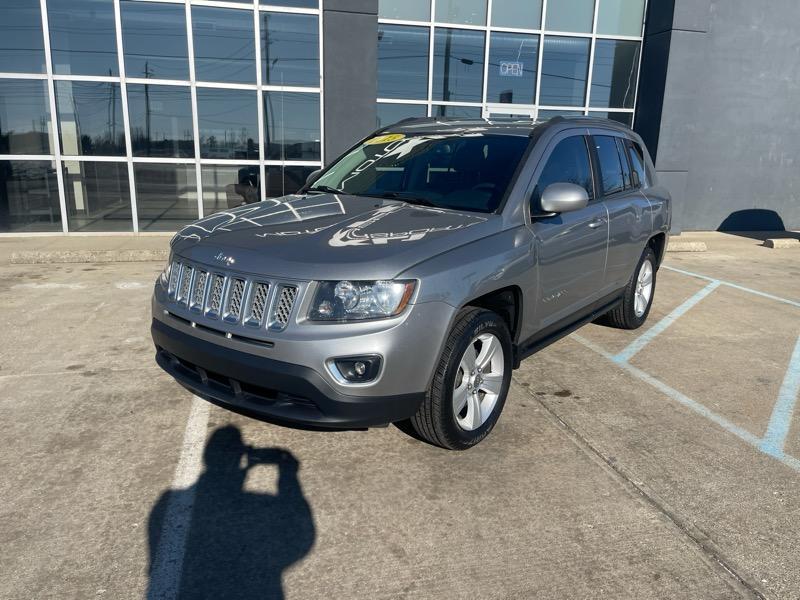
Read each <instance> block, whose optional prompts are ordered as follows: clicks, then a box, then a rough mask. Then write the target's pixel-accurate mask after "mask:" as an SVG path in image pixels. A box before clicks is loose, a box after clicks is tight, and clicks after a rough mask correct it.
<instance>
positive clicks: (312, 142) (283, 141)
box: [264, 92, 320, 160]
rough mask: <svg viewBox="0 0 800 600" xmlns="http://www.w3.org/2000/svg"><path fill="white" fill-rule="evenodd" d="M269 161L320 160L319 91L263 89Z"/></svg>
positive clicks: (265, 134) (265, 138) (265, 137)
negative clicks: (271, 90) (272, 90)
mask: <svg viewBox="0 0 800 600" xmlns="http://www.w3.org/2000/svg"><path fill="white" fill-rule="evenodd" d="M264 119H265V127H264V142H265V143H266V157H267V159H268V160H319V159H320V126H319V94H308V93H305V92H264Z"/></svg>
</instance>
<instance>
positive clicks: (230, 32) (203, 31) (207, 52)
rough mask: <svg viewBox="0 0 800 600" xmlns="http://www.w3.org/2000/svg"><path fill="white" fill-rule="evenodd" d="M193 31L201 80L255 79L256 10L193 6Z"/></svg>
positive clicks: (196, 68) (239, 80)
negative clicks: (254, 26)
mask: <svg viewBox="0 0 800 600" xmlns="http://www.w3.org/2000/svg"><path fill="white" fill-rule="evenodd" d="M192 32H193V33H192V35H193V41H194V65H195V76H196V77H197V80H198V81H227V82H231V83H255V82H256V58H255V57H256V49H255V41H254V40H255V33H254V32H253V13H251V12H248V11H246V10H238V9H235V8H211V7H206V6H202V7H201V6H193V7H192Z"/></svg>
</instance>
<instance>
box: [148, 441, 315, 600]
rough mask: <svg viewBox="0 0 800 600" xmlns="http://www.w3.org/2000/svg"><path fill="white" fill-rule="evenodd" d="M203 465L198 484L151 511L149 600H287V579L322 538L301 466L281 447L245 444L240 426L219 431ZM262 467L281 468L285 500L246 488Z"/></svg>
mask: <svg viewBox="0 0 800 600" xmlns="http://www.w3.org/2000/svg"><path fill="white" fill-rule="evenodd" d="M203 460H204V463H205V470H204V471H203V473H202V474H201V475H200V478H199V479H198V481H197V483H196V484H195V485H193V486H191V487H190V488H187V489H185V490H167V491H165V492H164V493H163V494H162V495H161V497H160V498H159V499H158V501H157V502H156V504H155V506H154V507H153V509H152V511H151V512H150V520H149V524H148V537H149V550H150V580H149V586H148V594H147V597H148V599H155V598H164V597H167V596H169V597H170V598H269V599H273V598H274V599H280V598H283V597H284V593H283V585H282V575H283V572H284V571H285V570H286V569H287V568H288V567H290V566H291V565H292V564H294V563H295V562H297V561H299V560H300V559H302V558H303V557H304V556H305V555H306V554H308V552H309V551H310V550H311V548H312V546H313V545H314V539H315V528H314V521H313V516H312V512H311V507H310V505H309V503H308V501H307V500H306V498H305V496H304V495H303V490H302V488H301V485H300V481H299V479H298V476H297V473H298V468H299V462H298V461H297V459H296V458H295V457H294V456H293V455H292V454H291V453H290V452H288V451H286V450H283V449H281V448H253V447H251V446H247V445H245V444H244V443H243V442H242V436H241V432H240V431H239V429H238V428H237V427H234V426H226V427H222V428H220V429H217V430H216V431H214V433H213V434H212V435H211V436H210V438H209V440H208V443H207V444H206V447H205V450H204V453H203ZM257 465H275V466H276V467H277V470H278V477H277V482H278V483H277V493H275V494H270V493H260V492H252V491H246V490H245V489H244V485H245V480H246V477H247V474H248V471H250V469H251V468H253V467H254V466H257ZM188 514H190V515H191V516H190V517H189V516H188ZM167 520H169V522H166V521H167ZM165 526H166V527H165ZM176 548H178V550H177V551H176V550H175V549H176ZM181 550H182V552H181ZM157 562H158V565H156V563H157ZM165 573H166V575H165ZM170 578H173V579H174V581H172V582H170ZM165 582H166V583H165Z"/></svg>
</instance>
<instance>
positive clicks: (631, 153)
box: [625, 140, 648, 186]
mask: <svg viewBox="0 0 800 600" xmlns="http://www.w3.org/2000/svg"><path fill="white" fill-rule="evenodd" d="M625 147H626V148H627V150H628V157H629V158H630V160H631V165H633V174H634V182H633V183H634V185H637V186H639V185H641V186H646V185H647V183H648V182H647V169H646V168H645V166H644V155H643V154H642V149H641V148H640V147H639V144H634V143H633V142H631V141H630V140H625Z"/></svg>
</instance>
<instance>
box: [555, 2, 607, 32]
mask: <svg viewBox="0 0 800 600" xmlns="http://www.w3.org/2000/svg"><path fill="white" fill-rule="evenodd" d="M601 4H602V2H601ZM593 19H594V0H558V2H549V3H548V4H547V22H546V26H547V29H549V30H550V31H574V32H577V33H591V32H592V21H593Z"/></svg>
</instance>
